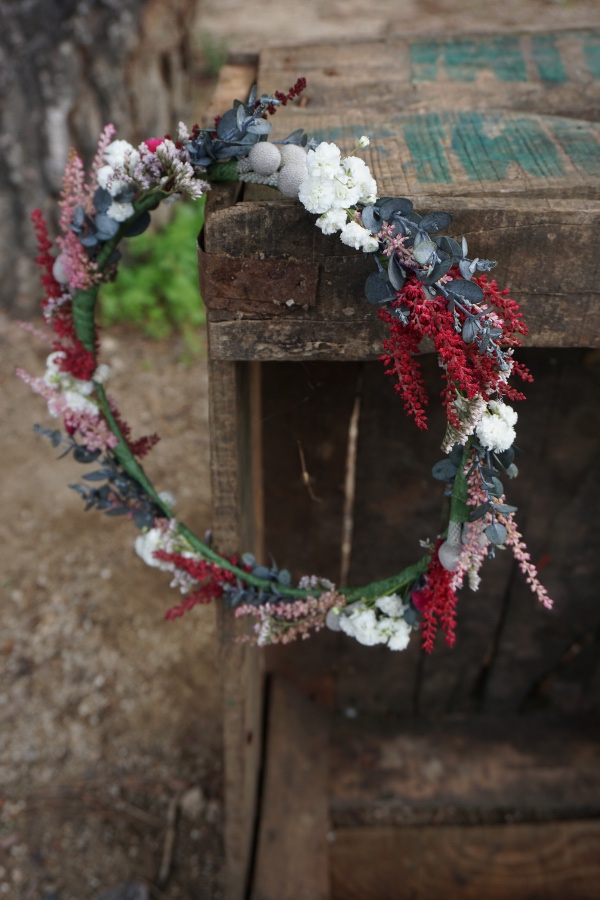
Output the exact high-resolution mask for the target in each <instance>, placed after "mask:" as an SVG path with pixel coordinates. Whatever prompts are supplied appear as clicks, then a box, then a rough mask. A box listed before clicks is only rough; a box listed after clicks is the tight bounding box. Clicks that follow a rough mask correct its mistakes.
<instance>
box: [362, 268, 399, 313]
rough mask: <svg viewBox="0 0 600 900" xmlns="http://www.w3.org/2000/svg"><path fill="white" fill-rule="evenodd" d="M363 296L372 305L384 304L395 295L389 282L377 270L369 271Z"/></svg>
mask: <svg viewBox="0 0 600 900" xmlns="http://www.w3.org/2000/svg"><path fill="white" fill-rule="evenodd" d="M365 296H366V298H367V300H368V301H369V303H372V304H373V306H384V305H385V304H386V303H388V302H389V301H390V300H393V299H394V297H395V296H396V295H395V293H394V291H393V289H392V288H391V286H390V284H389V282H387V281H384V280H383V278H382V277H381V276H380V274H379V272H371V274H370V275H369V276H368V278H367V280H366V283H365Z"/></svg>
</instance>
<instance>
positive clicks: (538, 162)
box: [452, 112, 563, 181]
mask: <svg viewBox="0 0 600 900" xmlns="http://www.w3.org/2000/svg"><path fill="white" fill-rule="evenodd" d="M494 132H498V133H496V134H495V133H494ZM452 149H453V150H454V152H455V153H456V154H457V155H458V157H459V159H460V161H461V163H462V165H463V167H464V169H465V172H466V173H467V176H468V177H469V178H470V179H472V180H473V181H475V180H483V181H500V180H502V179H503V178H506V171H507V169H508V166H509V165H510V163H513V162H516V163H518V165H519V166H520V167H521V168H522V169H523V170H524V171H525V172H528V173H529V175H533V176H534V177H535V178H552V177H556V176H557V175H562V174H563V169H562V165H561V162H560V159H559V156H558V153H557V151H556V147H555V146H554V144H553V143H552V140H551V139H550V138H549V137H548V135H547V134H546V133H545V131H544V130H543V129H542V127H541V125H540V124H539V122H538V121H537V120H536V119H534V118H526V117H519V118H515V119H512V118H510V119H504V118H502V117H500V116H497V117H484V116H482V115H481V114H480V113H477V112H464V113H459V114H458V115H457V117H456V121H455V122H454V123H453V125H452Z"/></svg>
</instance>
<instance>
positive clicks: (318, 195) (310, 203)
mask: <svg viewBox="0 0 600 900" xmlns="http://www.w3.org/2000/svg"><path fill="white" fill-rule="evenodd" d="M298 199H299V201H300V203H302V205H303V206H304V207H305V209H307V210H308V211H309V212H311V213H318V214H319V215H320V214H321V213H325V212H327V210H328V209H330V208H331V206H332V205H333V200H334V187H333V181H331V180H330V179H328V178H318V177H316V176H309V177H308V178H307V179H306V180H305V181H303V182H302V184H301V185H300V189H299V191H298Z"/></svg>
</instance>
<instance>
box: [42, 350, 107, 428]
mask: <svg viewBox="0 0 600 900" xmlns="http://www.w3.org/2000/svg"><path fill="white" fill-rule="evenodd" d="M64 356H65V354H64V353H63V352H62V351H61V350H57V351H56V352H55V353H51V354H50V356H49V357H48V359H47V360H46V371H45V373H44V381H45V383H46V384H47V385H48V387H50V388H53V389H54V390H55V391H58V392H59V393H60V394H61V396H62V397H63V400H64V402H65V403H66V405H67V407H68V409H70V410H71V411H72V412H78V413H85V414H87V415H90V416H97V415H99V413H100V410H99V408H98V404H97V403H96V401H95V400H94V399H92V398H91V394H92V392H93V390H94V385H93V382H92V381H84V380H83V379H81V378H74V377H73V375H70V374H69V373H68V372H63V371H62V369H61V368H60V362H61V360H62V359H63V358H64ZM109 373H110V369H109V368H108V366H105V365H102V366H98V369H97V370H96V372H95V373H94V379H95V380H97V381H100V382H101V383H104V382H105V381H106V380H107V378H108V375H109ZM96 375H98V378H96ZM48 409H49V412H50V414H51V415H52V416H55V417H59V416H60V415H61V414H62V413H61V412H60V411H59V410H57V409H56V408H55V407H54V405H53V404H52V403H49V405H48Z"/></svg>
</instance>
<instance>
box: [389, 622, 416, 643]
mask: <svg viewBox="0 0 600 900" xmlns="http://www.w3.org/2000/svg"><path fill="white" fill-rule="evenodd" d="M411 634H412V628H411V626H410V625H409V624H408V622H405V621H404V619H395V620H394V628H393V631H392V633H391V634H390V638H389V640H388V644H387V645H388V647H389V648H390V650H406V648H407V647H408V644H409V642H410V636H411Z"/></svg>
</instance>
